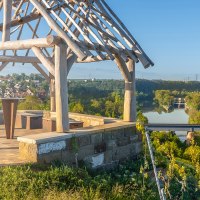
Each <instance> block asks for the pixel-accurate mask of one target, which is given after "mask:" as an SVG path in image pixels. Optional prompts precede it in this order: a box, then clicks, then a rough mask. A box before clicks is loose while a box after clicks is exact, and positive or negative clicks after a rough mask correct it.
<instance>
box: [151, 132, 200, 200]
mask: <svg viewBox="0 0 200 200" xmlns="http://www.w3.org/2000/svg"><path fill="white" fill-rule="evenodd" d="M151 139H152V144H153V147H154V150H155V157H156V164H157V166H160V167H163V170H161V171H160V173H159V177H160V179H161V180H162V182H163V186H164V189H165V193H166V195H167V198H169V199H184V200H188V199H191V200H193V199H198V197H199V194H200V162H199V159H200V158H199V156H200V149H199V146H197V145H196V144H195V143H194V142H193V143H192V145H191V146H189V147H187V146H186V144H185V143H182V142H181V141H180V140H179V138H178V137H177V136H176V135H175V134H174V133H173V132H170V133H166V132H153V133H152V134H151ZM184 159H187V160H184ZM190 161H191V162H190Z"/></svg>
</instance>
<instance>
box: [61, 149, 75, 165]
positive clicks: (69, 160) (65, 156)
mask: <svg viewBox="0 0 200 200" xmlns="http://www.w3.org/2000/svg"><path fill="white" fill-rule="evenodd" d="M61 159H62V162H64V163H66V164H68V165H73V166H74V165H75V164H76V161H75V153H73V152H70V151H68V150H64V151H61Z"/></svg>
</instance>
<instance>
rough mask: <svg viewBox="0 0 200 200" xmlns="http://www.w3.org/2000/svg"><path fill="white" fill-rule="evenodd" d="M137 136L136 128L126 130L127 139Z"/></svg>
mask: <svg viewBox="0 0 200 200" xmlns="http://www.w3.org/2000/svg"><path fill="white" fill-rule="evenodd" d="M134 134H136V127H129V128H125V129H124V135H125V136H126V137H129V136H133V135H134Z"/></svg>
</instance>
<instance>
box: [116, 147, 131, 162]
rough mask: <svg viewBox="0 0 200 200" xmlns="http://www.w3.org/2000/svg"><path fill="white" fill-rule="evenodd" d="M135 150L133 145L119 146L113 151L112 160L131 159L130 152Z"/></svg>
mask: <svg viewBox="0 0 200 200" xmlns="http://www.w3.org/2000/svg"><path fill="white" fill-rule="evenodd" d="M133 150H135V145H134V144H129V145H126V146H121V147H117V148H115V149H113V160H114V161H115V160H126V159H128V158H130V157H131V152H132V151H133Z"/></svg>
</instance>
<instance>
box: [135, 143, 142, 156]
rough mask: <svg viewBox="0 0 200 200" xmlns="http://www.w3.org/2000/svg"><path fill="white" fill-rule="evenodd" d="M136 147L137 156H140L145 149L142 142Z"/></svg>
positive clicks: (136, 144)
mask: <svg viewBox="0 0 200 200" xmlns="http://www.w3.org/2000/svg"><path fill="white" fill-rule="evenodd" d="M134 146H135V154H136V155H138V154H140V153H141V152H142V148H143V145H142V142H136V143H135V144H134Z"/></svg>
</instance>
